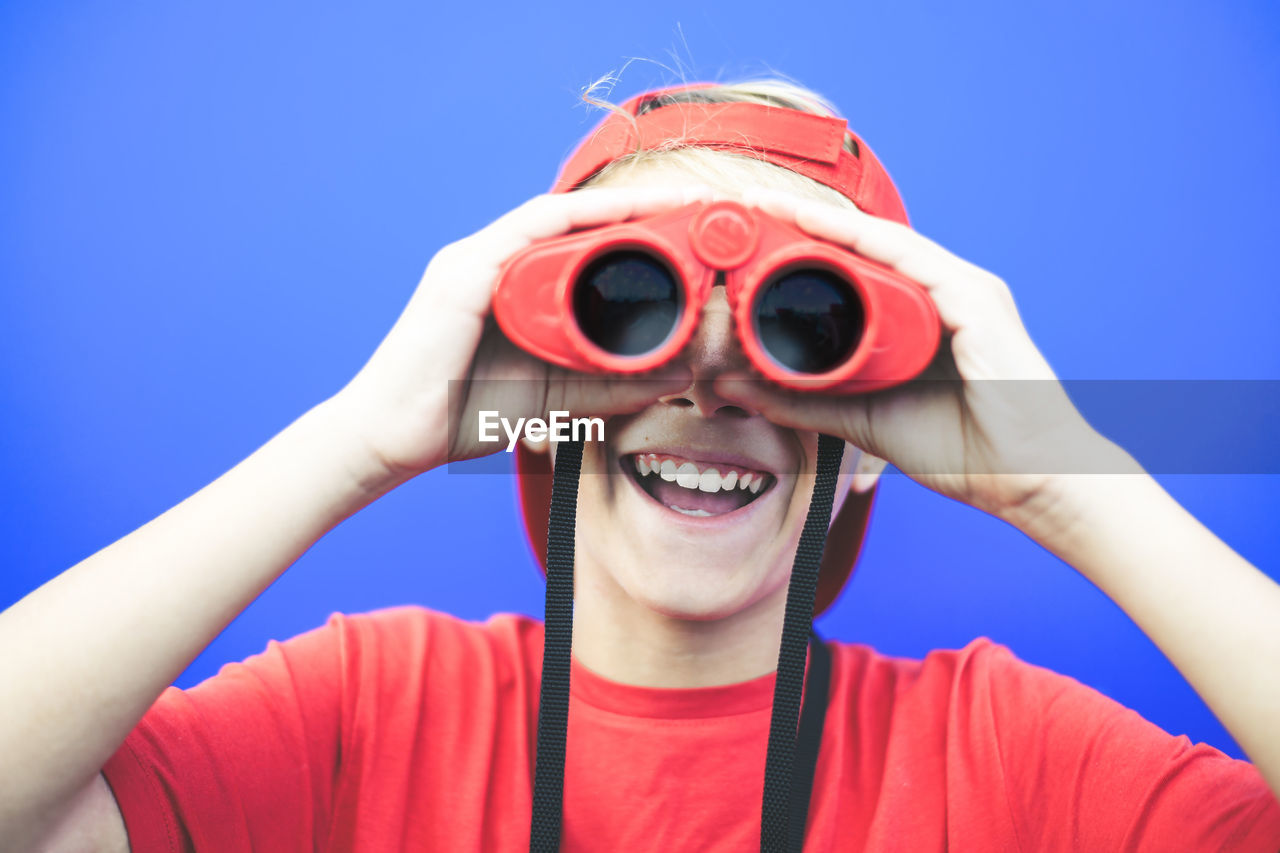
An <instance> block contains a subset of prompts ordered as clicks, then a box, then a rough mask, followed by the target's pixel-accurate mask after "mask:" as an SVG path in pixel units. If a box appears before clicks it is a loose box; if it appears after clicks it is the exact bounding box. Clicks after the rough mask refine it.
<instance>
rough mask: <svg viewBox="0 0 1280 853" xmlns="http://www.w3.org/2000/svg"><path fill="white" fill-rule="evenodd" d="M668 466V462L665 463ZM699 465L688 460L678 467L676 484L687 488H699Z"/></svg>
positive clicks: (664, 465)
mask: <svg viewBox="0 0 1280 853" xmlns="http://www.w3.org/2000/svg"><path fill="white" fill-rule="evenodd" d="M663 467H664V468H665V467H666V463H663ZM698 479H699V478H698V466H697V465H694V464H693V463H692V462H686V463H684V464H683V465H681V466H680V467H679V468H677V469H676V485H677V486H680V487H681V488H685V489H696V488H698Z"/></svg>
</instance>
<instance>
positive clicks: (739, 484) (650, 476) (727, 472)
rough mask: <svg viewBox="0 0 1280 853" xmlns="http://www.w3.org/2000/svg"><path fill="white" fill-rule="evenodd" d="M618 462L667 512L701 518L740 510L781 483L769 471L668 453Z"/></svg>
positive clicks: (631, 455) (638, 455)
mask: <svg viewBox="0 0 1280 853" xmlns="http://www.w3.org/2000/svg"><path fill="white" fill-rule="evenodd" d="M618 462H619V464H620V465H621V466H622V470H623V472H625V473H626V474H627V475H628V476H630V477H631V479H632V480H634V481H635V483H636V485H638V486H639V487H640V490H641V491H643V492H644V493H645V494H647V495H648V496H649V497H651V498H653V499H654V500H655V501H657V502H658V503H660V504H662V505H663V506H665V507H666V508H667V509H670V510H675V511H676V512H678V513H682V514H683V515H690V516H695V517H699V518H706V517H709V516H715V515H726V514H728V513H731V512H735V511H737V510H740V509H742V508H743V507H745V506H747V505H748V504H751V503H753V502H755V501H756V500H758V499H759V498H760V497H761V496H762V495H764V494H767V493H768V491H769V490H770V489H772V488H773V486H774V484H775V483H777V478H776V477H774V476H773V475H772V474H770V473H769V472H768V471H756V470H752V469H750V468H743V467H740V466H736V465H725V464H722V463H713V462H699V461H697V460H694V459H686V458H683V457H680V456H672V455H671V454H667V453H629V454H626V455H625V456H622V457H620V458H619V460H618Z"/></svg>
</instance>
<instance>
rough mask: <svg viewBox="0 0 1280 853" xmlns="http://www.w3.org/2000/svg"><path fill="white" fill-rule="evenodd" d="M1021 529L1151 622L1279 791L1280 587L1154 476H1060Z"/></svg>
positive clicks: (1155, 635)
mask: <svg viewBox="0 0 1280 853" xmlns="http://www.w3.org/2000/svg"><path fill="white" fill-rule="evenodd" d="M1130 470H1134V471H1140V469H1138V468H1137V466H1136V464H1132V467H1131V468H1130ZM1019 526H1020V527H1022V529H1023V530H1024V532H1026V533H1027V534H1028V535H1029V536H1031V537H1032V538H1033V539H1035V540H1036V541H1038V542H1040V544H1042V545H1044V546H1045V547H1046V548H1048V549H1049V550H1050V551H1052V552H1053V553H1055V554H1057V555H1058V556H1059V557H1061V558H1062V559H1063V560H1064V561H1066V562H1067V563H1069V564H1071V565H1072V566H1074V567H1075V568H1076V569H1077V570H1079V571H1080V573H1081V574H1083V575H1084V576H1085V577H1087V578H1088V579H1089V580H1091V581H1092V582H1093V583H1094V584H1096V585H1097V586H1098V587H1099V588H1100V589H1101V590H1102V591H1103V592H1105V593H1106V594H1107V595H1108V596H1110V597H1111V599H1112V600H1113V601H1115V602H1116V603H1117V604H1118V605H1119V606H1120V607H1121V608H1122V609H1123V610H1124V611H1125V612H1126V613H1127V614H1128V615H1129V616H1130V618H1132V619H1133V621H1134V622H1136V623H1137V624H1138V626H1139V627H1140V628H1142V630H1143V631H1144V632H1145V633H1146V634H1147V636H1148V637H1150V638H1151V640H1152V641H1153V642H1154V643H1155V644H1156V645H1157V646H1158V647H1159V648H1160V650H1161V651H1162V652H1164V654H1165V655H1166V656H1167V657H1168V658H1169V660H1170V661H1172V662H1173V665H1174V666H1176V667H1177V668H1178V670H1179V671H1180V672H1181V673H1182V675H1183V676H1184V677H1185V678H1186V679H1187V681H1188V682H1190V684H1191V686H1192V687H1194V688H1195V690H1196V692H1197V693H1199V694H1200V696H1201V698H1203V699H1204V701H1205V702H1206V703H1207V704H1208V706H1209V707H1210V708H1211V709H1212V710H1213V712H1214V713H1215V714H1216V715H1217V716H1218V719H1219V720H1221V721H1222V723H1223V725H1225V726H1226V727H1227V729H1228V730H1229V731H1230V732H1231V734H1232V735H1233V736H1234V737H1235V739H1236V740H1237V741H1238V742H1239V744H1240V746H1241V747H1242V748H1243V749H1244V751H1245V752H1246V753H1247V754H1248V755H1249V758H1250V759H1251V760H1252V761H1253V763H1254V765H1255V766H1256V767H1257V768H1258V769H1259V771H1260V772H1261V773H1262V775H1263V776H1264V777H1265V778H1266V780H1267V783H1268V784H1269V785H1270V786H1271V789H1272V791H1274V792H1276V794H1277V796H1280V726H1278V723H1280V585H1277V584H1276V583H1275V582H1274V581H1272V580H1271V579H1270V578H1268V577H1267V576H1266V575H1264V574H1263V573H1262V572H1260V571H1259V570H1258V569H1257V568H1255V567H1254V566H1252V565H1251V564H1249V563H1248V562H1247V561H1246V560H1244V559H1243V558H1242V557H1240V556H1239V555H1238V554H1236V553H1235V552H1234V551H1232V550H1231V548H1229V547H1228V546H1227V545H1226V544H1225V543H1224V542H1222V540H1220V539H1218V537H1216V536H1215V535H1214V534H1213V533H1211V532H1210V531H1209V530H1208V529H1206V528H1205V527H1204V526H1203V525H1202V524H1200V522H1198V521H1197V520H1196V519H1195V518H1194V517H1193V516H1192V515H1191V514H1190V513H1188V512H1187V511H1186V510H1185V509H1183V508H1182V507H1181V506H1180V505H1179V504H1178V503H1177V502H1176V501H1175V500H1174V499H1173V498H1172V497H1170V496H1169V494H1168V493H1167V492H1165V491H1164V489H1163V488H1161V487H1160V485H1159V484H1158V483H1156V481H1155V480H1153V479H1152V478H1151V477H1149V476H1147V475H1146V474H1143V473H1132V474H1123V475H1121V474H1118V475H1113V476H1077V477H1069V478H1060V479H1059V480H1057V481H1055V482H1054V483H1053V484H1052V485H1051V486H1050V487H1049V488H1048V489H1046V490H1045V493H1044V495H1043V496H1042V497H1041V498H1040V499H1039V501H1038V506H1037V507H1036V511H1035V512H1034V513H1033V514H1029V515H1028V516H1027V517H1026V518H1025V520H1024V521H1022V523H1019Z"/></svg>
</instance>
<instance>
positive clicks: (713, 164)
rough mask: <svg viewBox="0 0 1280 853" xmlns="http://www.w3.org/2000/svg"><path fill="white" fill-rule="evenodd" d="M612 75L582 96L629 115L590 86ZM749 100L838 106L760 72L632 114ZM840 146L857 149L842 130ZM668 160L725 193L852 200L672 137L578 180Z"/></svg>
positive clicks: (830, 110)
mask: <svg viewBox="0 0 1280 853" xmlns="http://www.w3.org/2000/svg"><path fill="white" fill-rule="evenodd" d="M611 79H612V78H604V79H603V80H601V81H597V83H595V84H593V85H592V86H590V87H588V88H587V90H586V91H585V92H584V93H583V96H582V98H583V100H584V101H586V102H588V103H590V104H594V105H595V106H598V107H603V108H604V109H608V110H611V111H613V112H616V113H618V114H620V115H623V116H626V117H627V118H628V119H629V120H632V121H634V119H633V118H632V117H631V115H630V114H629V113H627V112H626V111H625V110H623V109H622V107H620V106H618V105H616V104H613V103H610V102H609V101H606V100H603V99H602V98H599V97H596V96H595V95H594V94H593V92H594V91H595V90H596V89H598V88H599V87H600V86H601V85H602V84H603V83H605V82H608V81H610V80H611ZM736 102H744V103H755V104H765V105H767V106H774V107H785V108H787V109H793V110H801V111H803V112H808V113H813V114H815V115H821V116H837V117H838V116H839V112H838V111H837V110H836V109H835V107H834V106H832V105H831V103H830V102H828V101H827V100H826V99H825V98H823V97H822V96H821V95H819V94H818V93H817V92H814V91H812V90H810V89H806V88H804V87H803V86H800V85H797V84H795V83H791V82H789V81H786V80H780V79H777V78H761V79H756V80H747V81H743V82H740V83H723V84H716V85H713V86H710V87H707V88H699V89H689V90H686V91H681V92H670V93H663V94H661V95H658V96H656V97H653V98H650V99H648V100H646V101H644V102H642V103H641V104H640V107H639V109H638V110H637V115H644V113H646V112H648V111H649V110H651V109H656V108H658V107H663V106H667V105H669V104H677V103H695V104H724V103H736ZM844 147H845V149H846V150H848V151H849V152H850V153H852V154H855V155H856V154H858V153H859V152H858V147H857V143H856V142H854V139H853V137H852V136H849V135H846V136H845V139H844ZM655 165H661V166H673V167H675V168H677V169H679V170H681V171H684V172H687V173H688V174H689V175H691V176H696V177H697V179H698V180H699V181H700V182H702V183H705V184H710V185H711V186H713V187H715V188H716V189H719V190H722V191H724V192H727V193H738V192H740V191H741V189H742V188H743V187H745V186H757V187H765V188H768V189H777V190H783V191H786V192H792V193H796V194H797V195H804V196H809V197H813V198H818V199H822V200H824V201H827V202H831V203H833V204H838V205H841V206H842V207H853V206H854V205H853V202H852V201H850V200H849V199H848V198H847V197H845V196H844V195H842V194H841V193H839V192H837V191H836V190H834V189H832V188H831V187H828V186H826V185H824V184H820V183H818V182H817V181H815V180H813V179H812V178H806V177H805V176H804V175H801V174H799V173H798V172H793V171H791V170H790V169H785V168H783V167H781V166H775V165H774V164H772V163H769V162H766V161H764V160H759V159H757V158H755V157H752V156H750V155H747V154H738V153H734V152H729V151H723V150H718V149H713V148H706V147H699V146H696V145H690V144H689V143H687V142H685V141H683V140H679V139H673V140H671V141H670V142H669V143H667V144H664V145H663V146H661V147H660V148H656V149H651V150H646V151H637V152H636V153H634V154H628V155H627V156H625V157H620V158H619V159H617V160H615V161H613V162H612V163H610V164H609V165H607V166H605V167H604V168H603V169H601V170H600V171H599V172H597V173H596V174H595V175H593V176H592V177H591V178H590V179H589V180H587V181H585V182H584V183H583V186H596V185H601V184H606V183H609V182H610V181H611V180H614V179H618V178H622V177H623V176H626V175H631V174H633V173H636V172H637V171H641V172H642V171H643V170H645V169H647V168H649V167H651V166H655Z"/></svg>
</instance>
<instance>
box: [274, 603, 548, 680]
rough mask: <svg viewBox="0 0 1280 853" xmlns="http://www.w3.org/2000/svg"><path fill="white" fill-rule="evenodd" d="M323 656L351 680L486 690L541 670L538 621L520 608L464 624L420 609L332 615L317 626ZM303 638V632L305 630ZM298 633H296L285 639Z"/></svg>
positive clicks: (530, 675)
mask: <svg viewBox="0 0 1280 853" xmlns="http://www.w3.org/2000/svg"><path fill="white" fill-rule="evenodd" d="M310 634H319V635H323V637H324V638H325V639H324V642H323V644H324V646H325V647H326V651H325V652H323V653H324V654H326V656H329V657H330V658H332V660H333V663H334V665H337V666H338V667H339V669H340V670H342V671H343V674H344V680H346V681H347V683H349V684H361V685H364V686H365V688H366V689H367V688H370V686H374V685H381V684H387V683H390V681H394V683H401V684H404V683H417V681H421V684H422V685H424V686H425V688H428V689H434V688H436V686H443V685H447V684H454V685H457V686H460V688H466V686H481V685H483V684H485V683H488V684H489V686H492V688H502V686H506V685H511V684H512V683H521V684H524V683H527V680H529V679H530V678H536V676H538V674H539V672H540V671H541V656H543V622H541V621H540V620H536V619H532V617H530V616H524V615H518V613H497V615H493V616H490V617H489V619H486V620H484V621H470V620H465V619H460V617H457V616H453V615H449V613H443V612H439V611H434V610H429V608H426V607H419V606H401V607H389V608H384V610H375V611H369V612H362V613H333V615H332V616H330V617H329V620H328V622H326V624H325V625H324V626H323V628H319V629H316V630H315V631H311V633H310ZM303 637H306V635H303ZM297 640H302V642H305V640H303V638H294V640H289V642H288V643H287V644H291V643H294V642H297Z"/></svg>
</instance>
